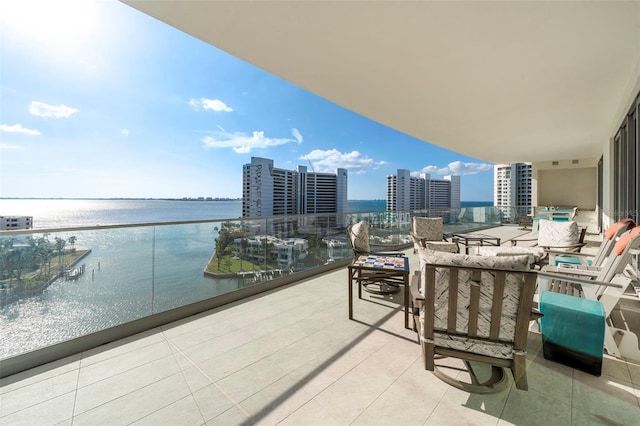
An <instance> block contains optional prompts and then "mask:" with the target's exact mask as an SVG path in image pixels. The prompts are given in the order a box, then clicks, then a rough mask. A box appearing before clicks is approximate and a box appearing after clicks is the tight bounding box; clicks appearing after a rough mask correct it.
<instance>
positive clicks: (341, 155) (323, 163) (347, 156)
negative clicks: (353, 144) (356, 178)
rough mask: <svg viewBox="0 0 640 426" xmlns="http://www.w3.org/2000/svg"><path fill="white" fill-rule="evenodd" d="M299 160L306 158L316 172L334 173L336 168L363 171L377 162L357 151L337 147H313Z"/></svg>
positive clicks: (356, 171)
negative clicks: (341, 149)
mask: <svg viewBox="0 0 640 426" xmlns="http://www.w3.org/2000/svg"><path fill="white" fill-rule="evenodd" d="M299 159H300V160H308V161H310V162H311V164H312V165H313V169H314V170H315V171H316V172H317V173H334V172H335V171H336V169H337V168H342V169H347V170H349V173H355V174H360V173H364V172H365V169H367V168H368V167H372V166H374V165H376V164H377V163H376V162H375V161H374V160H373V159H371V158H369V157H367V156H363V155H362V154H360V152H358V151H351V152H340V151H338V150H337V149H329V150H326V151H323V150H320V149H314V150H313V151H311V152H310V153H308V154H307V155H303V156H302V157H300V158H299Z"/></svg>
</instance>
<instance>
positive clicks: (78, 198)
mask: <svg viewBox="0 0 640 426" xmlns="http://www.w3.org/2000/svg"><path fill="white" fill-rule="evenodd" d="M0 200H91V201H100V200H104V201H113V200H126V201H242V198H216V197H200V198H190V197H183V198H135V197H134V198H127V197H114V198H90V197H77V198H76V197H71V198H68V197H0Z"/></svg>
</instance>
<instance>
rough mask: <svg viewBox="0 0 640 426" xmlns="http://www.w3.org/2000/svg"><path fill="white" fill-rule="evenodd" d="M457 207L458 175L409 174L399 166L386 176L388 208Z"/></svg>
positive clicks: (458, 203)
mask: <svg viewBox="0 0 640 426" xmlns="http://www.w3.org/2000/svg"><path fill="white" fill-rule="evenodd" d="M459 207H460V176H454V175H451V176H445V177H444V178H443V179H432V178H431V175H430V174H428V173H421V174H420V176H419V177H415V176H411V172H410V171H409V170H406V169H398V172H397V173H396V174H395V175H388V176H387V210H422V209H438V208H444V209H446V208H459Z"/></svg>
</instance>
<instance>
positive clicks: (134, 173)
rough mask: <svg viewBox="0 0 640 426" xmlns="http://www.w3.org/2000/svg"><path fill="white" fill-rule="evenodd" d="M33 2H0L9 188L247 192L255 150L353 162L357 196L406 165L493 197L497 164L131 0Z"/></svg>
mask: <svg viewBox="0 0 640 426" xmlns="http://www.w3.org/2000/svg"><path fill="white" fill-rule="evenodd" d="M35 3H37V4H34V2H29V1H25V0H9V1H4V2H3V3H2V8H3V11H2V17H1V18H0V19H1V20H2V21H1V22H0V24H1V31H2V34H1V37H2V38H1V58H0V59H1V67H2V71H1V74H0V98H1V100H0V102H1V105H0V107H1V114H0V138H1V139H0V196H1V197H69V198H72V197H78V198H101V197H142V198H147V197H152V198H182V197H200V196H202V197H230V198H237V197H241V195H242V194H241V184H242V165H243V164H246V163H248V162H250V161H251V157H253V156H255V157H265V158H271V159H273V160H274V162H275V166H276V167H278V168H284V169H295V167H296V166H298V165H304V166H309V163H311V164H312V165H313V169H314V170H315V171H316V172H333V171H335V169H336V168H338V167H344V168H347V169H348V170H349V188H348V191H349V195H348V198H349V199H352V200H354V199H384V198H385V197H386V176H387V175H389V174H395V173H396V171H397V170H398V169H409V170H411V171H412V172H416V173H417V172H421V171H422V172H427V173H431V176H432V178H441V177H442V176H444V175H448V174H457V175H460V176H461V192H462V194H461V197H462V200H463V201H491V200H492V199H493V165H492V164H488V163H483V162H480V161H478V160H476V159H473V158H469V157H465V156H463V155H460V154H457V153H454V152H451V151H448V150H444V149H441V148H438V147H436V146H434V145H431V144H428V143H425V142H423V141H420V140H417V139H415V138H412V137H409V136H407V135H405V134H403V133H400V132H397V131H395V130H393V129H390V128H388V127H385V126H383V125H381V124H378V123H376V122H374V121H371V120H369V119H367V118H364V117H362V116H359V115H358V114H355V113H353V112H351V111H348V110H346V109H344V108H341V107H339V106H337V105H335V104H333V103H331V102H329V101H327V100H325V99H322V98H320V97H318V96H316V95H314V94H312V93H309V92H307V91H305V90H303V89H301V88H298V87H297V86H294V85H293V84H290V83H288V82H286V81H284V80H281V79H280V78H278V77H275V76H273V75H271V74H269V73H266V72H264V71H262V70H260V69H258V68H256V67H254V66H252V65H250V64H248V63H246V62H243V61H241V60H239V59H237V58H234V57H233V56H231V55H228V54H226V53H225V52H223V51H221V50H218V49H216V48H215V47H212V46H210V45H208V44H205V43H203V42H201V41H199V40H197V39H194V38H192V37H191V36H189V35H187V34H184V33H181V32H180V31H178V30H176V29H174V28H172V27H169V26H167V25H165V24H163V23H161V22H158V21H156V20H154V19H152V18H151V17H148V16H147V15H144V14H142V13H140V12H138V11H136V10H134V9H132V8H130V7H128V6H126V5H124V4H122V3H119V2H117V1H107V0H102V1H94V0H85V1H80V2H74V3H73V6H72V7H71V8H70V7H69V5H68V4H67V3H63V2H50V1H44V0H43V1H39V2H35ZM389 147H392V149H388V148H389ZM399 147H400V148H401V149H398V148H399Z"/></svg>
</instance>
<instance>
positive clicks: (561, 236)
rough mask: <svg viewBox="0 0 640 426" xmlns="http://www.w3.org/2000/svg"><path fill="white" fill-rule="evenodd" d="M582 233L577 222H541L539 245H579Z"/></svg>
mask: <svg viewBox="0 0 640 426" xmlns="http://www.w3.org/2000/svg"><path fill="white" fill-rule="evenodd" d="M579 240H580V231H579V230H578V224H577V223H576V222H573V221H571V222H558V221H553V220H541V221H540V225H539V229H538V245H539V246H541V247H567V246H572V245H575V244H578V242H579Z"/></svg>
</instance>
